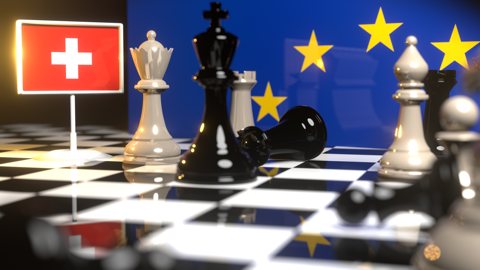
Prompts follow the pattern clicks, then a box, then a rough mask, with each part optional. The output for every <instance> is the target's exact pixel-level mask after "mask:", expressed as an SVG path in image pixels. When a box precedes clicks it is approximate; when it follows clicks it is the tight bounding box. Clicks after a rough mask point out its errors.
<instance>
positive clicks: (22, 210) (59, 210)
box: [0, 196, 110, 217]
mask: <svg viewBox="0 0 480 270" xmlns="http://www.w3.org/2000/svg"><path fill="white" fill-rule="evenodd" d="M72 200H73V199H72V198H66V197H47V196H37V197H32V198H28V199H25V200H21V201H17V202H14V203H10V204H6V205H3V206H0V212H1V213H3V214H16V215H25V216H32V217H42V216H51V215H60V214H71V213H72ZM109 201H110V200H105V199H84V198H76V199H75V202H76V206H77V211H82V210H85V209H88V208H91V207H95V206H99V205H101V204H104V203H107V202H109Z"/></svg>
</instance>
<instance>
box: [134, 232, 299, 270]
mask: <svg viewBox="0 0 480 270" xmlns="http://www.w3.org/2000/svg"><path fill="white" fill-rule="evenodd" d="M293 236H294V229H292V228H276V227H266V226H262V227H257V226H242V225H233V224H221V225H217V224H210V223H205V224H203V223H193V224H179V225H178V226H173V227H169V228H166V229H164V230H162V231H160V232H154V233H152V234H150V235H149V236H147V237H146V238H144V239H142V240H141V242H140V244H139V247H140V249H142V250H151V249H157V248H159V249H162V250H165V251H166V252H167V253H170V254H173V255H174V256H175V257H180V258H189V259H200V260H209V261H210V260H211V261H226V260H227V261H229V262H252V261H261V260H265V259H267V258H269V257H271V256H273V255H274V254H275V253H276V252H278V251H279V249H280V248H282V247H283V246H284V245H285V244H286V243H288V241H289V240H290V239H291V238H292V237H293Z"/></svg>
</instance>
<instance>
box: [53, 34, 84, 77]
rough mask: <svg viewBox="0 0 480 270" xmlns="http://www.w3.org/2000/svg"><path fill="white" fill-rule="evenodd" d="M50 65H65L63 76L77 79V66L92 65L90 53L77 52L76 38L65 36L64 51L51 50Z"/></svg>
mask: <svg viewBox="0 0 480 270" xmlns="http://www.w3.org/2000/svg"><path fill="white" fill-rule="evenodd" d="M52 65H65V68H66V76H65V78H66V79H78V66H79V65H92V53H89V52H88V53H87V52H83V53H80V52H78V38H66V39H65V52H52Z"/></svg>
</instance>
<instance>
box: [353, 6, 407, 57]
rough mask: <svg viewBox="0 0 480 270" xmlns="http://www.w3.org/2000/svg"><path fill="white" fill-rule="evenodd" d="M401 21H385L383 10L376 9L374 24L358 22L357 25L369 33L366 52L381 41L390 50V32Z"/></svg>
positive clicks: (397, 26) (398, 25)
mask: <svg viewBox="0 0 480 270" xmlns="http://www.w3.org/2000/svg"><path fill="white" fill-rule="evenodd" d="M402 24H403V23H387V22H386V21H385V16H383V10H382V8H380V10H378V14H377V19H376V20H375V23H374V24H360V25H359V26H360V27H361V28H362V29H363V30H365V31H366V32H367V33H369V34H370V41H369V42H368V47H367V52H369V51H370V50H371V49H372V48H373V47H375V46H377V44H378V43H382V44H383V45H385V46H386V47H387V48H389V49H390V50H391V51H393V45H392V39H391V38H390V34H391V33H392V32H393V31H395V30H397V28H399V27H400V26H401V25H402Z"/></svg>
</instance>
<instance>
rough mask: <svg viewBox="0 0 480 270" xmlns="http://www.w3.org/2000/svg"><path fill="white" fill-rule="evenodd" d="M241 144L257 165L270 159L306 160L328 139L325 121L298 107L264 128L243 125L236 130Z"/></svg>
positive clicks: (316, 113)
mask: <svg viewBox="0 0 480 270" xmlns="http://www.w3.org/2000/svg"><path fill="white" fill-rule="evenodd" d="M238 134H239V136H240V145H241V147H242V148H243V149H244V150H245V151H246V152H247V153H248V154H249V155H250V157H251V158H252V159H253V161H254V162H255V164H256V165H257V166H260V165H262V164H264V163H265V162H266V161H267V160H268V159H269V158H276V159H293V160H308V159H312V158H314V157H316V156H318V155H319V154H320V153H322V151H323V149H324V148H325V144H326V142H327V128H326V126H325V121H323V118H322V117H321V116H320V114H319V113H318V112H317V111H315V110H314V109H312V108H310V107H307V106H297V107H293V108H292V109H290V110H288V111H287V113H285V114H284V115H283V116H282V118H281V119H280V123H279V124H278V125H277V126H275V127H272V128H271V129H269V130H267V131H262V130H261V129H259V128H257V127H246V128H244V129H243V130H240V131H238Z"/></svg>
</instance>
